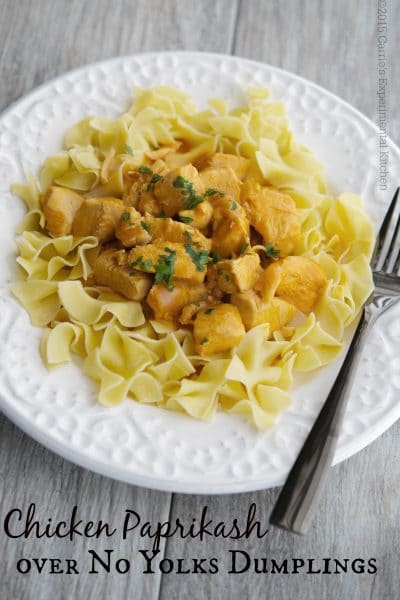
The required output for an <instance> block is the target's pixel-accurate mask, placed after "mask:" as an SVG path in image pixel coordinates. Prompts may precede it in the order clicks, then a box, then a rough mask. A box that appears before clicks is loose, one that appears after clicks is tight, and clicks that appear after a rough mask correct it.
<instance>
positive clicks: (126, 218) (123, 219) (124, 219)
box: [121, 212, 131, 221]
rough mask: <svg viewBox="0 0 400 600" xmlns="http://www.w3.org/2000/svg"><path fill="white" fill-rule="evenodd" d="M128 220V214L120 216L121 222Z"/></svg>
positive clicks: (129, 216)
mask: <svg viewBox="0 0 400 600" xmlns="http://www.w3.org/2000/svg"><path fill="white" fill-rule="evenodd" d="M130 218H131V215H130V214H129V213H128V212H124V213H122V215H121V221H129V219H130Z"/></svg>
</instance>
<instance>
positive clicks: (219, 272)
mask: <svg viewBox="0 0 400 600" xmlns="http://www.w3.org/2000/svg"><path fill="white" fill-rule="evenodd" d="M260 271H261V268H260V257H259V256H258V254H255V253H252V254H244V255H243V256H239V258H234V259H232V260H220V261H219V262H218V263H217V264H216V265H215V266H213V267H210V268H209V269H208V272H207V279H208V280H209V281H210V280H213V279H214V281H215V285H216V286H217V287H219V289H220V290H222V291H223V292H225V293H227V294H234V293H235V292H244V291H245V290H249V289H250V288H252V287H253V285H254V284H255V282H256V280H257V279H258V277H259V275H260Z"/></svg>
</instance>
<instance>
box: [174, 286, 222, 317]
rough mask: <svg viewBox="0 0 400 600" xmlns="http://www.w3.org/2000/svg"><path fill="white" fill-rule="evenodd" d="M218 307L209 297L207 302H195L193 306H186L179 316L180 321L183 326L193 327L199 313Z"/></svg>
mask: <svg viewBox="0 0 400 600" xmlns="http://www.w3.org/2000/svg"><path fill="white" fill-rule="evenodd" d="M207 292H208V290H207ZM216 305H217V302H216V301H215V299H213V298H211V299H210V298H209V296H207V299H205V300H201V301H197V302H193V303H192V304H186V306H184V307H183V309H182V312H181V314H180V315H179V318H178V321H179V323H181V324H182V325H193V320H194V318H195V316H196V315H197V313H198V312H199V311H201V310H204V309H206V308H215V306H216Z"/></svg>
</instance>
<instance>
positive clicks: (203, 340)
mask: <svg viewBox="0 0 400 600" xmlns="http://www.w3.org/2000/svg"><path fill="white" fill-rule="evenodd" d="M207 342H208V338H203V339H202V340H201V342H200V344H201V345H203V344H207Z"/></svg>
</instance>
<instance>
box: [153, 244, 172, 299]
mask: <svg viewBox="0 0 400 600" xmlns="http://www.w3.org/2000/svg"><path fill="white" fill-rule="evenodd" d="M165 250H166V252H168V254H161V256H160V258H159V259H158V263H157V264H156V266H155V271H156V276H155V279H154V281H155V282H156V283H162V282H164V283H165V285H166V286H167V289H168V290H169V291H170V292H172V290H173V289H174V286H173V284H172V279H173V277H174V263H175V260H176V252H175V250H171V249H170V248H165Z"/></svg>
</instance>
